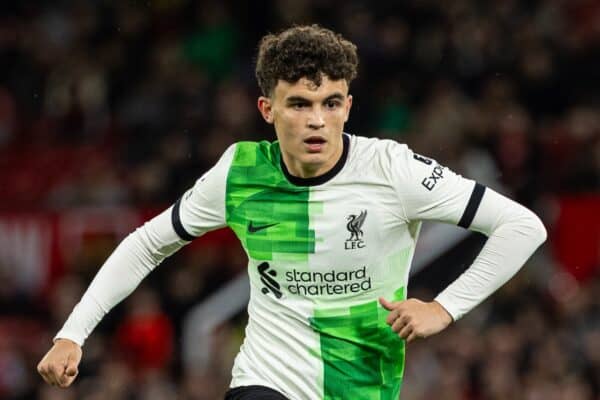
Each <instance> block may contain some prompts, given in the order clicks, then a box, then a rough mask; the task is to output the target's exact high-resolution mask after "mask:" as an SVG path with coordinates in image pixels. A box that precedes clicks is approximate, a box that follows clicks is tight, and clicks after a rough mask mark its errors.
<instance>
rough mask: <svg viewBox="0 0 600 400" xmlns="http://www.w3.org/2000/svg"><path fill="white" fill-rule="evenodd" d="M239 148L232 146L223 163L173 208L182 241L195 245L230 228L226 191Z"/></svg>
mask: <svg viewBox="0 0 600 400" xmlns="http://www.w3.org/2000/svg"><path fill="white" fill-rule="evenodd" d="M235 147H236V146H235V145H232V146H230V147H229V148H228V149H227V150H226V151H225V152H224V153H223V155H222V156H221V158H220V159H219V161H218V162H217V163H216V164H215V165H214V166H213V167H212V168H211V169H210V170H208V171H207V172H206V173H205V174H204V175H202V176H201V177H200V178H199V179H198V180H197V181H196V183H195V184H194V186H193V187H192V188H190V189H189V190H188V191H186V192H185V193H184V195H183V196H182V197H181V198H180V199H179V200H177V202H176V203H175V204H174V205H173V207H172V211H171V222H172V223H173V228H174V229H175V232H176V233H177V235H178V236H179V237H180V238H181V239H183V240H187V241H191V240H194V239H195V238H197V237H199V236H201V235H203V234H204V233H206V232H209V231H212V230H215V229H219V228H222V227H224V226H225V225H226V221H225V191H226V186H227V174H228V172H229V167H230V166H231V161H232V159H233V155H234V152H235Z"/></svg>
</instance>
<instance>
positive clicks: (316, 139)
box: [304, 136, 327, 153]
mask: <svg viewBox="0 0 600 400" xmlns="http://www.w3.org/2000/svg"><path fill="white" fill-rule="evenodd" d="M326 143H327V140H325V139H324V138H323V137H321V136H310V137H308V138H306V139H304V144H305V145H306V147H307V148H308V152H309V153H318V152H320V151H321V150H322V149H323V147H324V146H325V144H326Z"/></svg>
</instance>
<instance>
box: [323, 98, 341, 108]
mask: <svg viewBox="0 0 600 400" xmlns="http://www.w3.org/2000/svg"><path fill="white" fill-rule="evenodd" d="M339 106H340V102H339V101H337V100H328V101H327V102H326V103H325V107H327V108H329V109H335V108H337V107H339Z"/></svg>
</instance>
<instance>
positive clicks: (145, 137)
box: [0, 0, 600, 400]
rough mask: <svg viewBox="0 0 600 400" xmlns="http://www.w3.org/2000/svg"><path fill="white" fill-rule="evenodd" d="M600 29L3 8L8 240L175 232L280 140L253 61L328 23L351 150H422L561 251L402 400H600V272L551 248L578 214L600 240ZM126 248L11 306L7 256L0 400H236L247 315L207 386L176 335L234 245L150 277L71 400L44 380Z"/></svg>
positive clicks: (234, 9) (415, 18)
mask: <svg viewBox="0 0 600 400" xmlns="http://www.w3.org/2000/svg"><path fill="white" fill-rule="evenodd" d="M599 22H600V3H599V2H598V1H596V0H569V1H564V0H536V1H528V2H521V1H517V0H502V1H493V2H479V1H476V0H455V1H448V2H441V1H434V0H406V1H402V2H367V1H360V0H346V1H338V0H327V1H320V0H293V1H292V0H282V1H276V2H275V1H267V0H256V1H251V2H243V1H233V0H229V1H223V0H207V1H191V0H174V1H164V0H162V1H161V0H157V1H144V2H142V1H124V2H94V1H77V2H65V1H59V2H33V1H19V2H8V3H6V4H3V5H2V6H0V61H1V62H0V194H1V196H0V228H1V227H2V221H3V218H5V217H6V216H10V217H11V218H13V217H14V216H15V215H19V214H22V213H26V214H31V213H52V214H60V213H64V212H68V211H71V210H73V209H81V208H86V209H103V210H111V209H112V208H116V207H120V208H123V207H129V208H136V209H144V210H149V209H151V210H160V209H162V208H166V207H168V206H169V205H170V204H171V203H173V202H174V201H176V200H177V198H178V197H179V196H180V195H181V194H182V193H183V192H184V191H185V190H186V189H187V188H188V187H190V186H191V185H192V184H193V183H194V181H195V180H196V179H197V178H198V177H199V176H200V175H201V174H202V173H203V172H204V171H205V170H207V169H208V168H209V167H210V166H211V165H212V164H213V163H214V162H215V161H216V160H217V158H218V157H219V156H220V154H221V152H223V151H224V150H225V149H226V147H227V146H228V145H230V144H231V143H233V142H235V141H238V140H263V139H265V140H273V139H274V132H273V130H272V127H271V126H269V125H267V124H265V123H264V122H263V121H262V120H261V118H260V115H259V114H258V112H257V110H256V105H255V103H256V98H257V96H258V95H259V89H258V86H257V84H256V82H255V79H254V69H253V68H254V65H253V58H254V55H255V51H256V45H257V42H258V40H259V39H260V37H261V36H262V35H264V34H266V33H268V32H276V31H279V30H281V29H283V28H286V27H288V26H290V25H292V24H300V23H320V24H322V25H324V26H326V27H329V28H332V29H334V30H336V31H339V32H340V33H342V34H343V35H344V36H345V37H346V38H348V39H350V40H352V41H353V42H354V43H356V44H357V46H358V51H359V56H360V68H359V76H358V78H357V79H356V81H355V82H353V84H352V86H351V90H350V91H351V93H352V94H353V96H354V104H353V109H352V113H351V116H350V120H349V122H348V124H347V126H346V130H347V131H348V132H349V133H352V134H358V135H364V136H377V137H386V138H392V139H395V140H398V141H400V142H404V143H407V144H409V146H410V147H411V148H413V149H414V150H415V151H417V152H419V153H422V154H424V155H427V156H430V157H433V158H436V159H437V160H438V161H439V162H440V163H441V164H443V165H446V166H448V167H450V168H452V169H454V170H456V171H458V172H460V173H461V174H463V175H465V176H468V177H471V178H473V179H476V180H478V181H480V182H482V183H484V184H486V185H489V186H490V187H492V188H495V189H497V190H498V191H501V192H503V193H505V194H507V195H509V196H511V197H513V198H515V199H516V200H518V201H520V202H522V203H523V204H525V205H527V206H528V207H530V208H532V209H534V210H535V211H536V212H537V213H538V214H540V216H541V217H542V219H543V220H544V222H545V223H546V225H547V227H548V229H549V232H550V237H549V242H548V243H547V244H546V245H544V247H543V248H541V249H540V250H539V251H538V253H537V254H536V256H534V257H533V258H532V259H531V260H530V261H529V262H528V264H527V265H526V266H525V268H524V270H523V271H522V272H521V273H520V274H519V275H517V277H516V278H515V279H514V280H513V281H511V282H510V283H509V284H508V285H506V286H505V287H504V288H503V289H502V290H501V291H500V292H499V293H498V294H496V295H495V296H493V298H492V299H490V300H488V301H486V302H485V303H484V304H483V305H481V306H480V307H479V308H478V309H476V310H475V311H473V312H472V313H471V314H469V315H468V316H466V317H465V318H464V319H463V320H460V321H458V322H457V323H456V324H454V325H453V326H452V327H451V328H450V329H448V330H447V331H445V332H443V333H442V334H440V335H438V336H436V337H433V338H429V339H427V340H423V341H418V342H416V343H414V344H410V345H409V346H408V349H407V362H406V372H405V380H404V385H403V392H402V393H403V394H402V399H407V400H425V399H445V400H455V399H456V400H500V399H523V400H538V399H545V400H554V399H556V400H578V399H581V400H596V399H600V297H599V296H598V293H600V274H599V273H598V266H599V265H598V264H599V263H600V257H599V256H598V250H597V249H596V253H595V254H596V259H595V260H592V261H591V264H590V265H587V266H584V265H580V264H577V263H575V266H574V267H573V268H580V267H581V268H583V267H585V268H586V271H588V272H586V273H585V274H579V275H578V274H577V273H575V274H573V273H572V271H569V269H568V268H565V265H563V264H564V262H563V260H564V259H565V258H564V257H563V256H562V253H560V251H564V249H562V250H561V248H560V246H558V247H557V242H558V239H557V237H563V236H564V233H561V232H557V231H556V227H557V226H559V225H558V224H557V221H558V220H559V217H560V215H559V214H560V205H561V204H562V203H561V202H562V200H563V199H565V198H568V199H573V198H579V197H580V196H581V197H585V198H586V199H588V200H587V203H586V204H588V206H587V207H590V208H589V209H590V210H596V216H594V215H590V216H589V217H590V220H589V221H587V222H588V225H587V229H591V230H590V231H589V232H592V233H591V234H592V238H591V241H592V242H594V237H597V236H593V235H594V234H595V235H598V228H597V226H596V228H595V229H594V227H593V226H592V227H591V228H590V225H594V223H597V222H598V217H597V215H600V211H599V210H600V197H598V192H599V190H598V189H599V181H600V177H599V174H600V28H599V26H600V24H599ZM590 198H591V199H592V200H591V205H589V204H590V200H589V199H590ZM594 218H596V219H594ZM561 224H562V222H561ZM583 225H586V222H583ZM560 226H563V225H560ZM1 232H2V230H1V229H0V241H1V240H2V235H1ZM560 235H563V236H560ZM567 236H568V235H567ZM120 239H121V238H115V237H96V238H92V240H90V241H89V243H88V245H85V246H81V248H80V249H79V250H78V251H77V253H76V254H75V256H74V257H73V258H72V259H69V260H66V261H65V262H64V266H63V268H62V269H61V270H60V271H59V272H56V271H55V272H54V273H53V275H52V280H51V281H50V282H49V284H48V285H46V286H45V287H43V288H42V289H40V290H39V291H19V290H13V289H14V286H11V279H13V268H12V264H11V262H10V260H8V259H6V258H3V257H2V252H1V251H0V282H3V284H2V285H0V311H1V314H0V398H2V399H8V400H21V399H33V398H37V399H41V400H53V399H61V400H63V399H66V400H70V399H84V400H92V399H94V400H95V399H111V400H120V399H127V400H129V399H133V400H158V399H180V400H213V399H219V398H222V395H223V393H224V391H225V390H226V388H227V385H228V383H229V378H230V368H231V365H232V362H233V357H234V356H235V354H236V352H237V349H238V347H239V345H240V343H241V341H242V340H243V335H244V332H243V328H244V324H245V320H246V319H245V318H246V316H245V312H244V311H243V310H242V311H241V312H240V314H239V315H238V316H236V317H235V318H233V319H232V320H230V321H228V322H227V323H224V324H222V325H221V326H220V327H219V328H218V329H217V330H216V331H215V332H214V343H215V348H217V349H218V352H215V356H214V357H213V359H212V360H211V363H210V367H209V368H205V369H202V370H190V369H189V368H186V367H185V365H184V364H183V363H182V361H181V360H182V357H181V354H180V350H181V322H182V320H183V319H184V318H185V315H186V313H187V312H188V311H189V310H190V309H191V307H193V306H194V305H195V304H198V303H199V302H201V301H202V300H203V299H205V298H206V296H207V295H209V294H210V293H212V292H214V291H215V290H217V289H218V288H219V286H221V285H222V284H223V283H225V282H227V281H228V280H230V279H231V278H233V277H234V276H236V275H237V274H239V273H245V264H244V262H245V260H244V254H243V253H242V251H241V250H240V249H239V248H238V246H239V245H238V244H237V243H235V241H231V240H214V241H207V242H206V243H202V242H201V243H200V244H199V245H192V246H191V247H190V248H188V249H184V250H182V251H181V252H180V253H178V254H176V255H175V256H173V257H172V258H171V259H169V260H167V261H166V262H165V263H164V265H162V266H160V267H159V268H158V269H157V270H156V271H155V272H153V274H152V275H151V276H149V277H148V279H147V280H146V281H144V283H143V284H142V286H140V288H138V290H136V292H134V294H133V295H132V296H131V297H130V298H128V299H127V300H126V301H124V303H123V304H121V305H119V306H117V307H116V308H115V309H114V310H113V312H111V314H109V315H108V316H107V318H106V319H105V320H104V321H103V322H102V323H101V324H100V325H99V327H98V328H97V330H96V331H95V332H94V334H93V335H92V336H91V337H90V338H89V340H88V341H87V342H86V344H85V347H84V359H83V362H82V364H81V369H80V376H79V378H78V380H77V383H76V384H75V385H74V387H73V388H71V389H69V390H66V391H65V390H60V389H57V388H53V387H50V386H48V385H45V384H43V381H42V379H41V378H40V377H39V376H37V375H36V370H35V365H36V364H37V362H38V361H39V359H40V357H41V356H42V355H43V354H44V352H45V351H47V349H48V348H49V345H50V344H51V339H52V337H53V335H54V334H55V333H56V331H57V330H58V329H59V328H60V326H61V324H62V323H63V322H64V320H65V318H66V316H67V315H68V314H69V312H70V311H71V309H72V307H73V306H74V305H75V304H76V302H77V300H78V299H79V298H80V296H81V295H82V293H83V291H84V290H85V288H86V286H87V285H88V283H89V282H90V280H91V279H92V277H93V276H94V274H95V272H96V271H97V269H98V268H99V267H100V265H101V264H102V262H103V260H104V259H105V258H106V257H107V256H108V254H110V251H112V249H113V248H114V247H115V246H116V245H117V244H118V240H120ZM201 240H202V239H201ZM575 243H577V242H575ZM596 243H599V242H598V240H597V239H596ZM65 245H66V246H68V245H69V244H68V243H67V244H65ZM557 248H558V250H557ZM578 250H579V249H577V248H573V249H570V251H573V252H577V251H578ZM567 251H569V250H567ZM557 252H559V253H560V254H558V253H557ZM412 289H414V291H413V292H412V293H411V292H410V289H409V296H417V295H421V296H422V297H428V296H433V295H434V293H430V292H429V291H428V287H427V285H423V287H414V288H412Z"/></svg>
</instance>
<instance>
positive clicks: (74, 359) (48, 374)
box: [37, 339, 82, 388]
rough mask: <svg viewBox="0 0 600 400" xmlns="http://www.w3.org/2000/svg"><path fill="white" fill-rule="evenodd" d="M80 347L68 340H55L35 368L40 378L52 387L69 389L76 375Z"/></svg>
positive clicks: (79, 359) (80, 352)
mask: <svg viewBox="0 0 600 400" xmlns="http://www.w3.org/2000/svg"><path fill="white" fill-rule="evenodd" d="M81 355H82V351H81V346H79V345H78V344H77V343H75V342H73V341H71V340H68V339H57V340H56V342H55V343H54V346H52V348H51V349H50V351H48V353H46V355H45V356H44V358H42V361H40V363H39V364H38V366H37V370H38V372H39V373H40V375H42V378H44V380H45V381H46V382H47V383H49V384H50V385H52V386H60V387H62V388H66V387H69V386H70V385H71V383H73V381H74V380H75V378H76V377H77V374H78V372H79V371H78V370H77V366H78V365H79V362H80V361H81Z"/></svg>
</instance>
